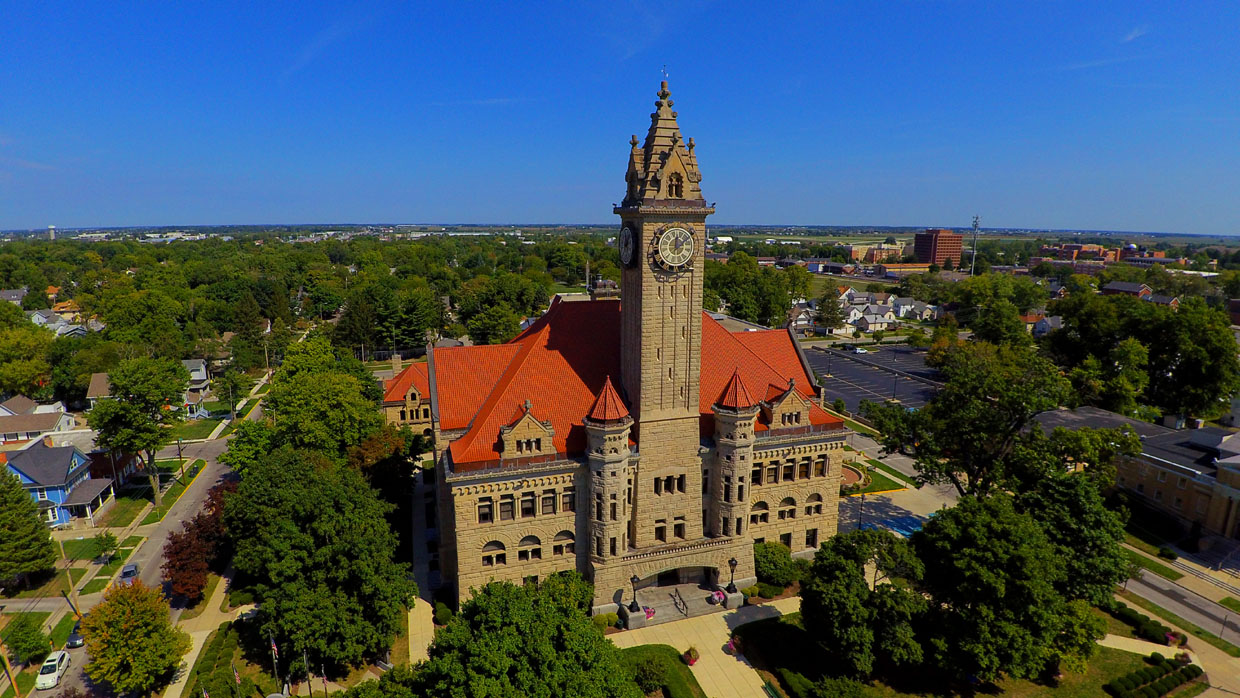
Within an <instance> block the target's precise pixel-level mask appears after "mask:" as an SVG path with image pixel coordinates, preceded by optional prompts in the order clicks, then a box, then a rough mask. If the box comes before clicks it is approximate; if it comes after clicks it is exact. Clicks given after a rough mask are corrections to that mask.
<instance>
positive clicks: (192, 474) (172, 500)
mask: <svg viewBox="0 0 1240 698" xmlns="http://www.w3.org/2000/svg"><path fill="white" fill-rule="evenodd" d="M206 464H207V463H206V461H204V460H202V459H201V458H199V459H198V460H196V461H194V462H193V463H190V464H189V465H187V466H186V467H185V476H186V477H187V478H188V479H187V480H181V479H179V478H178V479H177V480H176V481H175V482H174V483H173V484H172V487H169V488H168V491H167V492H165V493H164V497H163V501H162V502H161V503H160V506H158V507H156V508H154V509H151V511H150V512H148V513H147V515H146V517H145V518H144V519H142V525H143V526H145V525H147V524H153V523H158V522H160V521H163V519H164V517H165V516H167V515H168V510H169V509H171V508H172V505H173V504H176V503H177V500H178V499H180V498H181V495H183V494H185V488H186V487H188V486H189V485H190V483H192V482H193V481H194V479H195V478H197V477H198V473H199V472H201V471H202V467H203V466H204V465H206Z"/></svg>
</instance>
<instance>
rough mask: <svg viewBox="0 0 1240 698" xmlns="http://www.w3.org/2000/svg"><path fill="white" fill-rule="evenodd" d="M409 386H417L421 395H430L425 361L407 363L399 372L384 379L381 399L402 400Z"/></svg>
mask: <svg viewBox="0 0 1240 698" xmlns="http://www.w3.org/2000/svg"><path fill="white" fill-rule="evenodd" d="M410 387H413V388H417V391H418V394H419V395H421V396H422V397H424V398H429V397H430V395H431V393H430V378H429V376H428V374H427V365H426V362H425V361H419V362H417V363H412V364H409V365H408V366H406V367H405V368H404V370H402V371H401V372H400V373H397V374H396V375H395V376H393V377H391V378H389V379H388V380H386V381H384V382H383V401H384V402H404V400H405V395H407V394H408V393H409V388H410Z"/></svg>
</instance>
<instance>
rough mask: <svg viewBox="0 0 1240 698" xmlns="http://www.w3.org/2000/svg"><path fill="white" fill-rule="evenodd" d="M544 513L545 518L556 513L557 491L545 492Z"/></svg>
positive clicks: (543, 500)
mask: <svg viewBox="0 0 1240 698" xmlns="http://www.w3.org/2000/svg"><path fill="white" fill-rule="evenodd" d="M542 513H543V515H544V516H547V515H549V514H554V513H555V490H548V491H546V492H543V496H542Z"/></svg>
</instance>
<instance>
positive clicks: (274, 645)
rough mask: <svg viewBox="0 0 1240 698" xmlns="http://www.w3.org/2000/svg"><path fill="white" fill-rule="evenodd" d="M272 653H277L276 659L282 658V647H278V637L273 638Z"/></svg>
mask: <svg viewBox="0 0 1240 698" xmlns="http://www.w3.org/2000/svg"><path fill="white" fill-rule="evenodd" d="M271 654H273V655H275V658H276V659H279V658H280V649H279V648H278V647H276V639H275V638H274V637H272V638H271Z"/></svg>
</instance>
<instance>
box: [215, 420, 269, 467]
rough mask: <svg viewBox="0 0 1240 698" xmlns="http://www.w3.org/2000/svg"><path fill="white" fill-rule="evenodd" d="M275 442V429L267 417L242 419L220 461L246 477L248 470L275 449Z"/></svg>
mask: <svg viewBox="0 0 1240 698" xmlns="http://www.w3.org/2000/svg"><path fill="white" fill-rule="evenodd" d="M275 444H276V435H275V429H274V428H272V426H271V423H270V422H268V421H267V420H265V419H260V420H252V419H246V420H242V421H240V422H238V423H237V428H236V430H234V431H233V437H232V438H231V439H229V440H228V449H227V450H226V451H224V452H223V453H221V454H220V462H221V463H223V464H224V465H227V466H228V467H230V468H232V470H233V472H234V473H237V474H238V475H241V476H242V477H245V473H246V471H247V470H249V469H250V468H251V467H253V466H255V465H257V464H258V463H259V462H261V461H262V460H263V459H264V458H266V457H267V456H268V455H269V454H270V453H271V452H272V451H273V450H275Z"/></svg>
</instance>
